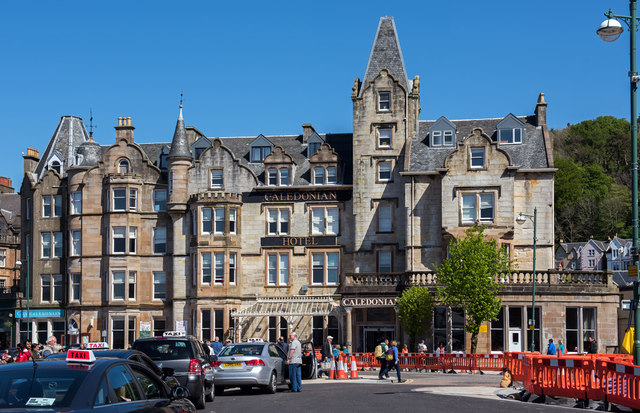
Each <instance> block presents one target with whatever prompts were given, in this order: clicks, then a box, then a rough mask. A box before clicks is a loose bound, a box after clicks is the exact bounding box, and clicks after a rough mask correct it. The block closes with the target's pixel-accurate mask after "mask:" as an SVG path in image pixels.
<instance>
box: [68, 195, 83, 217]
mask: <svg viewBox="0 0 640 413" xmlns="http://www.w3.org/2000/svg"><path fill="white" fill-rule="evenodd" d="M70 200H71V202H70V203H71V214H72V215H78V214H82V192H81V191H75V192H72V193H71V197H70Z"/></svg>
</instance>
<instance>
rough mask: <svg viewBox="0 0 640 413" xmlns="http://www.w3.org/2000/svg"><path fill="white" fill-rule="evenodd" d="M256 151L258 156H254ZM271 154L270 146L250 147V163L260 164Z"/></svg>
mask: <svg viewBox="0 0 640 413" xmlns="http://www.w3.org/2000/svg"><path fill="white" fill-rule="evenodd" d="M256 151H257V152H258V156H257V157H256V156H254V155H256ZM270 153H271V147H270V146H252V147H251V162H262V161H264V158H266V157H267V155H269V154H270Z"/></svg>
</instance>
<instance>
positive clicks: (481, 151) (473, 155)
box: [469, 147, 487, 169]
mask: <svg viewBox="0 0 640 413" xmlns="http://www.w3.org/2000/svg"><path fill="white" fill-rule="evenodd" d="M478 159H481V160H482V165H476V164H475V162H474V161H476V160H478ZM486 165H487V160H486V150H485V148H484V147H476V148H469V168H470V169H484V168H486Z"/></svg>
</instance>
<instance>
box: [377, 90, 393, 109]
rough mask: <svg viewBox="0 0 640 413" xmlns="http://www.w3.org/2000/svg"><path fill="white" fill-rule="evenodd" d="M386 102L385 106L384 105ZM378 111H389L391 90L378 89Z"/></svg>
mask: <svg viewBox="0 0 640 413" xmlns="http://www.w3.org/2000/svg"><path fill="white" fill-rule="evenodd" d="M385 102H386V105H387V107H386V108H385V107H384V103H385ZM378 111H379V112H391V92H390V91H380V92H378Z"/></svg>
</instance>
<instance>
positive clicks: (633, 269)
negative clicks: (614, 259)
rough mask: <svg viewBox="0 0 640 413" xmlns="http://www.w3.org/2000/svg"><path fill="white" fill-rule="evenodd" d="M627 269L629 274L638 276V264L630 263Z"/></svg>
mask: <svg viewBox="0 0 640 413" xmlns="http://www.w3.org/2000/svg"><path fill="white" fill-rule="evenodd" d="M627 271H628V273H627V275H628V276H629V277H637V276H638V266H637V265H630V266H629V267H628V268H627Z"/></svg>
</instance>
